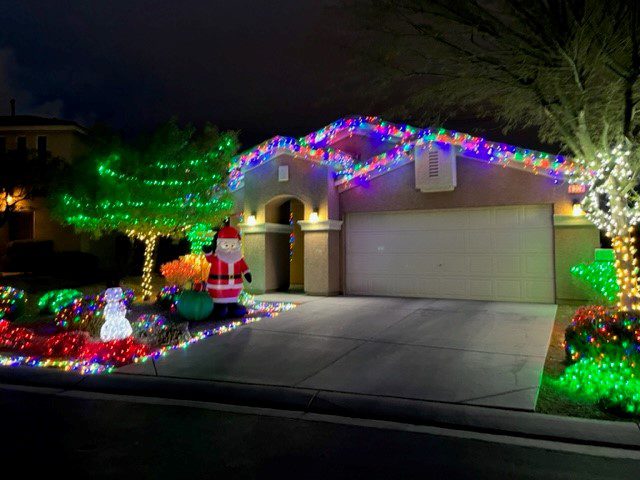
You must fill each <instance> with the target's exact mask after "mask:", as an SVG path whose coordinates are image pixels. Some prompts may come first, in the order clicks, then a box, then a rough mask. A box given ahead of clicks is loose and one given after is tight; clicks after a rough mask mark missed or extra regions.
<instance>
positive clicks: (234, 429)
mask: <svg viewBox="0 0 640 480" xmlns="http://www.w3.org/2000/svg"><path fill="white" fill-rule="evenodd" d="M83 395H85V397H91V395H90V394H83ZM149 402H150V401H149V400H143V401H139V400H136V399H127V398H117V397H106V398H105V397H97V398H74V397H66V396H59V395H49V394H42V393H33V392H30V391H21V390H19V389H14V388H12V387H7V388H2V387H0V424H1V425H2V432H3V433H2V434H0V439H2V447H1V448H0V457H2V464H3V469H4V471H20V472H21V475H20V476H19V477H16V478H30V477H31V476H32V475H33V476H36V475H37V476H40V475H41V474H42V472H43V471H44V472H46V474H47V476H52V475H55V476H57V475H62V476H63V478H78V477H84V478H92V479H93V478H137V479H142V478H154V479H157V478H234V479H237V478H275V477H276V476H277V477H278V478H304V479H313V478H323V479H325V480H326V479H333V478H350V479H353V478H402V479H405V478H422V479H424V478H446V479H455V478H469V479H483V478H509V479H512V478H513V479H515V478H536V479H537V478H540V479H542V478H544V479H574V478H579V479H588V478H598V479H609V478H610V479H616V480H621V479H625V478H634V479H635V478H637V476H638V473H639V472H640V462H639V461H638V460H634V459H633V458H615V457H616V456H617V454H614V455H613V458H612V457H611V456H608V457H607V456H599V453H598V449H593V451H590V447H576V451H566V449H565V451H562V450H558V449H556V448H555V447H553V446H551V447H550V446H549V445H548V444H546V443H545V442H533V441H531V442H530V443H531V444H530V445H522V444H517V442H516V444H512V443H511V442H510V441H509V439H506V440H505V439H501V440H498V441H494V440H492V438H491V437H490V436H487V438H466V436H465V433H464V432H453V433H452V434H439V433H427V432H419V431H411V430H410V429H403V428H398V429H396V428H394V427H393V426H391V427H384V428H383V427H380V426H379V425H376V424H375V422H374V423H373V424H372V425H355V424H341V423H338V422H339V420H336V419H333V420H331V421H326V420H322V419H319V418H314V419H310V418H301V417H299V416H298V417H296V416H295V415H291V416H282V414H279V413H269V412H266V413H265V412H264V411H255V412H254V411H244V412H229V411H219V410H214V409H212V407H211V406H208V407H207V408H203V407H202V406H197V405H193V404H191V405H190V404H188V403H187V404H153V403H149ZM256 412H258V413H256ZM496 438H497V437H496ZM527 442H528V440H527ZM520 443H522V442H520ZM614 453H615V452H614ZM622 456H623V457H624V456H625V454H624V453H623V454H622ZM632 456H633V455H632ZM636 458H638V456H636ZM14 468H16V469H19V470H14Z"/></svg>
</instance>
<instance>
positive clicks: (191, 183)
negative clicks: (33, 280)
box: [54, 124, 237, 299]
mask: <svg viewBox="0 0 640 480" xmlns="http://www.w3.org/2000/svg"><path fill="white" fill-rule="evenodd" d="M145 145H146V147H145V148H142V149H139V148H132V147H127V146H121V147H118V149H117V150H116V151H114V152H113V153H111V154H109V155H106V156H104V157H100V158H93V159H90V160H91V164H90V165H91V168H92V169H95V170H94V172H89V175H87V176H88V177H89V178H93V177H95V179H94V184H91V185H89V187H87V185H83V184H82V183H81V182H78V183H77V184H76V183H74V184H71V185H70V186H69V188H68V191H67V192H64V193H63V194H61V195H59V196H58V197H56V198H57V200H58V201H57V203H56V208H55V209H54V212H56V213H57V215H58V216H59V217H61V218H63V219H64V221H65V222H66V223H68V224H70V225H73V226H74V227H76V228H77V229H78V230H81V231H87V232H89V233H92V234H95V235H102V234H104V233H106V232H111V231H119V232H124V233H126V234H127V235H129V236H130V237H132V238H135V239H137V240H139V241H141V242H143V243H144V245H145V250H144V264H143V271H142V291H143V297H144V298H145V299H149V298H151V295H152V293H153V292H152V290H151V272H152V270H153V266H154V261H155V260H154V251H155V249H156V246H157V243H158V239H159V238H161V237H167V236H169V237H174V238H180V237H182V236H184V235H185V233H186V232H187V231H192V229H193V228H194V226H195V225H202V224H206V225H217V224H218V223H220V222H221V221H222V220H223V219H224V218H225V217H226V216H227V215H228V214H229V212H230V211H231V209H232V207H233V201H232V199H231V198H230V196H229V194H228V191H227V186H226V182H225V180H224V177H225V174H226V173H227V172H226V170H227V167H228V165H229V162H230V161H231V158H232V157H233V155H235V153H236V151H237V140H236V135H235V133H233V132H226V133H218V132H217V130H215V129H212V128H205V130H204V133H203V135H202V136H197V137H196V136H195V135H194V131H193V129H191V128H185V129H180V128H178V127H177V126H176V125H175V124H169V125H167V126H165V127H163V128H161V129H160V130H158V132H156V134H155V135H154V136H153V137H151V139H147V140H146V141H145ZM92 175H93V176H92ZM199 228H200V227H199ZM192 233H193V234H196V233H197V232H192ZM192 238H194V237H193V236H192Z"/></svg>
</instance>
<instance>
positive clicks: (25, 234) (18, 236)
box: [7, 212, 34, 241]
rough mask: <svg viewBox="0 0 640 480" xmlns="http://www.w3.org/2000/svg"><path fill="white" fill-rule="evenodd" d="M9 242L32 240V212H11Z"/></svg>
mask: <svg viewBox="0 0 640 480" xmlns="http://www.w3.org/2000/svg"><path fill="white" fill-rule="evenodd" d="M7 223H8V224H9V241H12V240H33V224H34V216H33V212H13V213H12V214H11V215H9V220H8V221H7Z"/></svg>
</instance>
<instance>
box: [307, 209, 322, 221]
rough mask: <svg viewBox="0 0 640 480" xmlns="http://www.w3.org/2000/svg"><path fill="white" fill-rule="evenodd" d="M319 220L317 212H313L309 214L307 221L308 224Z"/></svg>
mask: <svg viewBox="0 0 640 480" xmlns="http://www.w3.org/2000/svg"><path fill="white" fill-rule="evenodd" d="M319 220H320V217H318V212H316V211H313V212H311V214H310V215H309V221H310V222H317V221H319Z"/></svg>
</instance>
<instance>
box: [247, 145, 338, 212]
mask: <svg viewBox="0 0 640 480" xmlns="http://www.w3.org/2000/svg"><path fill="white" fill-rule="evenodd" d="M281 165H288V166H289V181H287V182H279V181H278V167H279V166H281ZM244 181H245V186H244V188H243V189H242V190H243V192H242V193H237V194H235V195H236V198H237V199H240V197H242V208H243V210H244V213H245V216H246V215H255V216H256V220H257V222H258V223H264V222H265V221H268V220H266V214H265V205H267V204H268V203H269V202H271V201H272V200H273V199H274V198H278V197H281V198H282V200H283V201H285V200H286V199H287V198H290V197H295V198H297V199H299V200H300V201H301V202H302V203H303V204H304V206H305V218H308V217H309V214H310V213H311V212H312V211H314V210H316V211H317V212H318V215H319V216H320V218H321V219H327V218H337V216H338V215H339V212H338V208H339V204H338V196H337V194H336V193H335V191H334V190H335V189H334V187H333V178H332V175H331V173H330V171H329V169H328V168H327V167H326V166H324V165H320V164H317V163H314V162H310V161H306V160H302V159H299V158H296V159H294V158H293V157H292V156H291V155H290V154H282V155H280V156H277V157H276V158H274V159H273V160H271V161H270V162H267V163H265V164H264V165H260V166H259V167H256V168H254V169H253V170H249V171H248V172H247V173H246V175H245V180H244Z"/></svg>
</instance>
